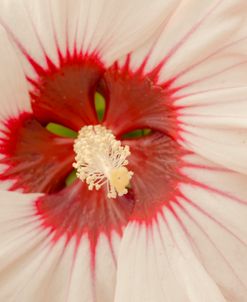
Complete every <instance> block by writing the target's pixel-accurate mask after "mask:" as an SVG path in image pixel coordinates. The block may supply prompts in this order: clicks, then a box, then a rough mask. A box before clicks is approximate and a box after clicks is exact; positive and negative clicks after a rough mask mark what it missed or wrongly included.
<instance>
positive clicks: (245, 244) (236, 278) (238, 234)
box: [174, 157, 247, 302]
mask: <svg viewBox="0 0 247 302" xmlns="http://www.w3.org/2000/svg"><path fill="white" fill-rule="evenodd" d="M190 163H191V164H192V161H191V160H190ZM193 165H194V166H193ZM183 173H184V175H185V176H187V177H190V178H191V181H189V182H187V183H186V184H183V185H181V186H180V190H181V196H183V197H182V198H180V197H179V198H178V202H179V205H180V208H179V207H178V206H175V205H174V209H175V210H176V214H177V215H178V217H179V218H180V220H181V221H182V223H183V225H184V227H185V228H186V229H187V231H188V233H189V234H190V236H191V240H192V241H193V245H194V246H195V247H196V250H197V251H198V253H199V256H200V259H201V261H202V263H203V265H204V266H205V268H206V269H207V271H208V272H209V273H210V275H211V276H212V278H213V279H214V280H215V281H216V282H217V284H219V286H220V287H221V289H222V291H223V293H224V295H225V296H226V298H227V300H229V301H234V302H235V301H236V302H244V301H246V297H247V282H246V281H247V279H246V271H247V261H246V256H245V255H246V253H247V232H246V221H247V192H246V181H247V178H246V176H244V175H241V174H238V173H235V172H232V171H227V170H226V169H222V168H221V167H218V166H216V165H214V164H212V163H210V162H208V161H206V160H204V159H202V158H199V157H194V159H193V164H192V165H191V166H190V167H187V168H184V169H183Z"/></svg>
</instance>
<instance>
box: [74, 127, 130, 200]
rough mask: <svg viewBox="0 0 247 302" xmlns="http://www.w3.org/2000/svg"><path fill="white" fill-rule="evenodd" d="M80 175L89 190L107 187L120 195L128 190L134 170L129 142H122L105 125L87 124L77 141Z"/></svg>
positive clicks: (75, 166) (111, 195) (75, 148)
mask: <svg viewBox="0 0 247 302" xmlns="http://www.w3.org/2000/svg"><path fill="white" fill-rule="evenodd" d="M74 151H75V154H76V156H75V162H74V164H73V167H74V168H76V169H77V174H76V175H77V177H78V178H79V179H81V180H82V181H85V182H86V183H87V185H88V189H89V190H93V189H96V190H99V189H100V188H101V187H102V186H104V185H105V186H106V188H107V196H108V197H109V198H116V197H117V196H122V195H124V194H126V193H127V192H128V189H127V188H126V187H127V186H128V185H129V182H130V180H131V177H132V175H133V172H131V171H129V170H128V169H127V168H126V166H127V165H128V160H127V157H128V156H129V155H130V150H129V146H122V145H121V142H120V141H118V140H117V139H116V137H115V136H114V135H113V133H112V132H111V131H110V130H108V129H106V128H105V127H104V126H101V125H97V126H84V127H83V128H81V130H80V131H79V135H78V137H77V139H76V140H75V143H74Z"/></svg>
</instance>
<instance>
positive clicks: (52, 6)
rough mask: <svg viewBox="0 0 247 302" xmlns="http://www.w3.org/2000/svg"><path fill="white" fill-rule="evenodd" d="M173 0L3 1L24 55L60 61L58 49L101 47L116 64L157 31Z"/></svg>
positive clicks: (0, 16)
mask: <svg viewBox="0 0 247 302" xmlns="http://www.w3.org/2000/svg"><path fill="white" fill-rule="evenodd" d="M171 4H172V1H169V2H168V3H163V2H162V1H160V0H155V1H152V2H150V1H148V0H144V1H139V0H135V1H133V0H127V1H120V0H117V1H116V0H109V1H105V0H62V1H61V0H54V1H50V0H44V1H43V0H37V1H32V0H22V1H19V0H3V1H1V4H0V23H1V24H2V25H3V26H4V28H5V29H6V30H7V32H8V34H9V35H10V36H11V38H12V39H13V40H14V41H15V43H16V45H17V47H18V48H19V50H21V51H20V52H21V53H22V54H24V57H23V58H24V67H25V70H26V73H28V74H29V73H31V72H32V70H31V69H30V67H31V66H30V64H26V63H27V62H25V60H26V59H27V55H28V56H29V58H30V56H31V57H32V58H33V59H34V60H35V61H36V62H38V63H39V64H40V65H41V66H43V67H45V66H46V65H47V61H46V57H49V58H50V59H51V60H52V61H53V62H54V63H55V64H58V49H59V50H60V52H61V53H62V54H63V55H65V54H66V52H67V50H70V51H71V52H72V53H73V52H74V50H75V47H77V51H78V52H80V50H82V51H83V53H89V54H90V53H93V52H96V53H97V54H99V55H100V57H101V58H102V60H103V61H105V62H108V63H109V64H110V63H112V62H113V61H114V60H115V59H116V57H119V56H121V55H123V54H125V53H127V52H128V51H131V50H133V49H134V48H135V47H136V46H137V45H140V44H141V43H143V42H144V41H145V40H147V39H148V37H149V36H150V35H152V34H153V33H154V31H155V30H156V29H157V27H158V26H159V25H160V23H161V22H162V20H163V17H164V15H165V14H166V9H167V7H169V5H171Z"/></svg>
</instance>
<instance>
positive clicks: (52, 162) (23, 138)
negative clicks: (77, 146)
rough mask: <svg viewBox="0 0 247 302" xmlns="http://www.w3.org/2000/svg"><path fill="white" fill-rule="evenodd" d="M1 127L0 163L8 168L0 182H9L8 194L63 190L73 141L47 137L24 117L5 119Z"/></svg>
mask: <svg viewBox="0 0 247 302" xmlns="http://www.w3.org/2000/svg"><path fill="white" fill-rule="evenodd" d="M5 125H6V130H5V131H2V132H3V134H4V136H5V137H4V138H1V139H0V153H1V154H3V156H4V158H3V159H1V160H0V163H1V164H5V165H7V166H8V168H7V169H6V170H5V171H4V173H2V174H1V175H0V180H2V181H4V180H11V181H13V182H14V183H13V185H12V186H11V188H10V189H11V190H18V189H22V190H23V191H24V192H43V193H49V192H54V191H58V190H60V189H61V188H62V187H64V180H65V177H66V176H67V175H68V173H69V172H70V171H71V170H72V163H73V161H74V151H73V148H72V146H73V145H72V144H73V140H72V139H67V138H62V137H57V136H55V135H53V134H51V133H50V132H48V131H47V130H46V129H45V128H43V127H42V126H41V125H40V124H39V123H38V122H37V121H36V120H35V119H34V117H33V116H32V115H30V114H28V113H23V114H21V115H20V116H19V118H12V119H9V120H8V121H6V123H5Z"/></svg>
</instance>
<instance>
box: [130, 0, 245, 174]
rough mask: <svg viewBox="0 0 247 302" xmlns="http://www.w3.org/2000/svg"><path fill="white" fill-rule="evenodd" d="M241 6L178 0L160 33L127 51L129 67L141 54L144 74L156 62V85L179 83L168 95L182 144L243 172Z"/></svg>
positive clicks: (241, 0)
mask: <svg viewBox="0 0 247 302" xmlns="http://www.w3.org/2000/svg"><path fill="white" fill-rule="evenodd" d="M246 11H247V2H246V1H244V0H238V1H221V0H220V1H218V0H210V1H196V0H189V1H181V5H178V6H177V9H176V10H175V11H174V13H173V14H172V15H171V16H170V19H169V20H168V21H167V22H166V23H165V24H164V26H163V27H162V28H161V29H160V32H159V34H158V35H157V36H155V37H154V38H153V40H150V41H149V44H146V45H145V46H144V47H143V48H142V49H140V50H138V51H136V52H134V53H133V54H132V55H131V66H132V69H136V68H138V67H140V64H141V63H143V61H144V60H145V59H147V63H146V66H145V69H144V73H148V72H151V71H152V70H153V69H154V67H156V66H157V65H158V64H161V66H160V71H159V75H158V79H157V82H158V84H162V83H169V84H167V85H168V86H169V85H170V86H169V88H168V89H173V88H175V89H177V88H178V90H177V91H176V93H175V94H174V95H173V97H171V99H172V100H173V99H174V100H176V101H174V105H175V107H176V106H177V110H178V120H179V122H180V123H181V128H182V131H181V133H180V135H181V136H182V140H183V142H184V146H185V147H186V148H188V149H189V150H192V151H194V152H197V153H199V154H200V155H202V156H204V157H207V158H208V159H209V160H211V161H215V162H216V163H219V164H221V165H223V166H225V167H227V168H230V169H234V170H236V171H239V172H242V173H247V164H246V163H247V161H246V153H247V145H246V140H247V131H246V128H247V122H246V120H247V114H246V110H247V89H246V83H247V81H246V71H247V67H246V66H247V65H246V64H247V46H246V45H247V43H246V40H247V31H246V21H247V20H246ZM147 55H148V58H147ZM168 101H170V100H168ZM181 107H182V109H180V108H181Z"/></svg>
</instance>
